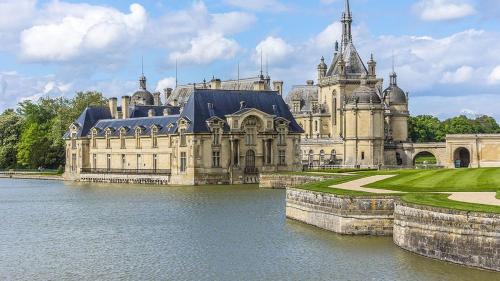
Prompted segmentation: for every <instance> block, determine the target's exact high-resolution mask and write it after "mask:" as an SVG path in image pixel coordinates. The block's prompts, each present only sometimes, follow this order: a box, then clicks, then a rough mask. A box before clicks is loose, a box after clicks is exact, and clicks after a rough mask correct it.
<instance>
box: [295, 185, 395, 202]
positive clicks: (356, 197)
mask: <svg viewBox="0 0 500 281" xmlns="http://www.w3.org/2000/svg"><path fill="white" fill-rule="evenodd" d="M286 190H287V191H288V190H290V191H296V192H305V193H311V194H314V195H321V196H325V195H327V196H332V197H337V198H342V199H345V198H348V199H352V200H355V199H393V200H399V196H391V195H380V194H377V195H373V196H371V195H344V194H335V193H327V192H320V191H313V190H307V189H300V188H292V187H289V188H287V189H286Z"/></svg>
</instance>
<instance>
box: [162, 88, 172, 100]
mask: <svg viewBox="0 0 500 281" xmlns="http://www.w3.org/2000/svg"><path fill="white" fill-rule="evenodd" d="M172 91H173V89H172V88H166V89H163V94H164V95H165V104H167V103H168V99H169V98H170V96H171V95H172Z"/></svg>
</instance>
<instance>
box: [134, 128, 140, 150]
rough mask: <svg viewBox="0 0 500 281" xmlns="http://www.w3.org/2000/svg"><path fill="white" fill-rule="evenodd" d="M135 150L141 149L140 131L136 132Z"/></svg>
mask: <svg viewBox="0 0 500 281" xmlns="http://www.w3.org/2000/svg"><path fill="white" fill-rule="evenodd" d="M135 148H141V133H140V132H139V131H136V132H135Z"/></svg>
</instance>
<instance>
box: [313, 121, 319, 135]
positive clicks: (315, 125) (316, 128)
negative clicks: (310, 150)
mask: <svg viewBox="0 0 500 281" xmlns="http://www.w3.org/2000/svg"><path fill="white" fill-rule="evenodd" d="M314 131H316V132H317V131H318V120H316V121H314Z"/></svg>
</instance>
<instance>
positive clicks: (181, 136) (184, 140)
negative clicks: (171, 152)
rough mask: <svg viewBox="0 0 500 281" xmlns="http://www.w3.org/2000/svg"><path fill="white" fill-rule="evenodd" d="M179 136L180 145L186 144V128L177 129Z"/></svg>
mask: <svg viewBox="0 0 500 281" xmlns="http://www.w3.org/2000/svg"><path fill="white" fill-rule="evenodd" d="M179 134H180V138H181V146H186V145H187V140H186V129H181V130H180V131H179Z"/></svg>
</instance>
